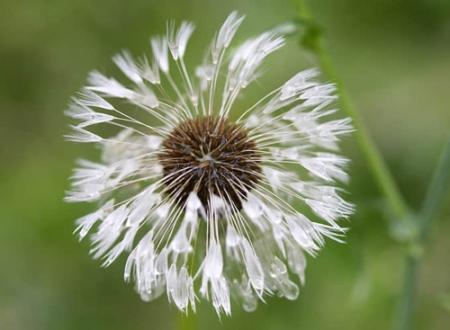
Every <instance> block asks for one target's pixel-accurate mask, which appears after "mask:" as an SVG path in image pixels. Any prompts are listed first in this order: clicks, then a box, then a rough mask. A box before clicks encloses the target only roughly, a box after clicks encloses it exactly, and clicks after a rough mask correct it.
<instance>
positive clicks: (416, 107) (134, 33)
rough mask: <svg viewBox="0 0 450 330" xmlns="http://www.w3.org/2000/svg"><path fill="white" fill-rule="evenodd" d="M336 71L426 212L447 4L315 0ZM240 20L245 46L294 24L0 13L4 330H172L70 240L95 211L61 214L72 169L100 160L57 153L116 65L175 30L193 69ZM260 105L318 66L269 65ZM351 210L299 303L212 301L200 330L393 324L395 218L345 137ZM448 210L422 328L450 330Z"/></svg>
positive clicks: (270, 0) (86, 7)
mask: <svg viewBox="0 0 450 330" xmlns="http://www.w3.org/2000/svg"><path fill="white" fill-rule="evenodd" d="M310 2H311V6H312V7H313V11H314V12H315V14H316V16H317V21H318V22H320V24H321V25H322V27H323V30H324V33H325V34H326V35H327V40H328V41H329V47H330V49H331V51H332V55H333V57H334V60H335V62H336V65H337V68H338V71H339V73H340V74H341V75H342V78H343V81H344V82H345V84H346V85H347V87H348V89H349V94H350V95H351V97H352V99H353V101H354V103H355V105H356V106H357V107H358V109H360V111H361V112H362V115H363V117H364V119H365V120H366V122H367V125H368V126H369V128H370V130H371V132H373V135H374V139H375V141H376V142H377V144H378V145H379V146H380V148H381V150H382V153H383V155H384V156H385V157H386V159H387V162H388V164H389V166H390V168H391V169H392V171H393V173H394V175H395V178H396V180H397V181H398V182H399V184H400V187H401V190H402V192H404V194H405V196H406V197H407V200H408V203H409V204H410V205H411V206H412V208H413V209H416V210H417V209H419V207H420V205H419V203H420V201H421V200H422V199H423V197H424V191H425V187H426V186H427V183H428V181H429V180H430V176H431V171H432V169H433V167H434V164H435V163H436V161H437V156H438V153H439V151H440V149H441V147H442V145H443V143H444V141H445V140H446V138H447V136H448V134H449V131H450V130H449V128H450V94H449V91H448V88H449V77H450V42H449V41H450V2H449V1H447V0H377V1H370V2H368V1H357V0H342V1H333V0H322V1H310ZM233 9H238V10H239V11H240V12H242V13H246V14H247V16H248V19H247V21H246V23H245V24H244V26H243V28H242V29H241V32H240V34H239V37H238V38H239V39H241V40H242V39H243V38H244V37H246V36H248V35H250V34H251V33H254V32H257V31H260V30H262V29H265V28H267V27H270V26H273V25H275V24H278V23H282V22H285V21H287V20H291V19H293V18H295V8H294V7H293V6H292V4H291V2H289V1H287V0H283V1H275V0H259V1H257V0H240V1H237V0H231V1H227V2H225V1H220V0H185V1H181V0H178V1H175V0H166V1H156V0H134V1H128V2H123V1H119V0H96V1H88V0H76V1H75V0H71V1H69V0H14V1H12V0H3V1H2V2H1V3H0V111H1V120H0V141H1V142H0V143H1V147H0V159H1V161H0V185H1V186H0V188H1V189H0V223H1V230H0V265H1V268H0V329H7V330H19V329H20V330H22V329H36V330H41V329H42V330H52V329H58V330H59V329H68V330H70V329H86V330H87V329H96V330H101V329H108V330H114V329H175V327H176V324H177V322H178V316H177V313H176V311H175V309H174V308H173V307H170V306H168V305H167V303H166V301H165V299H164V298H162V299H160V300H158V301H157V302H153V303H149V304H147V303H143V302H141V301H140V299H139V298H138V296H137V295H136V294H135V293H134V291H133V289H132V287H131V286H130V285H127V284H124V283H123V281H122V269H123V259H122V260H120V261H119V262H117V263H116V264H115V265H113V266H111V267H110V269H107V270H104V269H101V268H100V267H99V263H98V262H95V261H92V260H91V259H90V257H89V256H88V250H89V247H88V244H87V242H84V243H83V244H79V243H78V242H77V240H76V238H75V237H73V236H72V234H71V233H72V230H73V228H74V226H73V221H74V219H76V218H77V217H80V216H81V215H83V214H85V213H86V212H88V211H89V210H90V209H91V207H90V206H89V205H81V206H80V205H67V204H64V203H63V202H62V197H63V195H64V190H65V189H66V188H67V186H68V180H67V177H68V176H69V175H70V172H71V167H72V165H73V162H74V159H76V158H77V157H79V156H80V155H85V156H86V155H88V154H89V153H91V154H92V156H93V157H95V151H94V150H91V148H89V147H85V146H75V145H72V144H69V143H65V142H64V141H63V140H62V135H63V134H64V133H65V132H67V125H68V121H67V119H66V118H64V116H63V110H64V109H65V107H66V105H67V103H68V100H69V99H70V97H71V95H73V93H74V91H76V90H77V89H79V88H80V87H81V86H82V85H83V82H84V80H85V77H86V75H87V73H88V72H89V71H90V70H91V69H94V68H97V69H99V70H102V71H106V72H109V73H111V72H115V71H114V70H115V69H113V65H112V64H111V62H110V57H111V56H112V55H113V54H114V53H116V52H118V51H119V50H121V49H122V48H129V49H130V50H131V51H132V52H134V53H136V54H140V53H143V52H148V48H149V47H148V38H149V36H150V35H151V34H153V33H160V32H162V31H163V30H164V27H165V21H166V20H167V19H169V18H175V19H177V20H181V19H185V18H186V19H191V20H193V21H195V22H196V23H197V26H198V30H197V31H196V34H195V37H194V39H193V41H192V43H191V44H190V45H189V58H188V62H189V63H198V62H199V61H200V59H201V56H202V54H203V49H204V46H205V45H206V42H207V41H208V40H209V38H211V37H212V35H213V33H214V30H215V29H216V28H217V26H218V24H220V22H221V21H222V20H223V18H224V17H225V16H226V15H227V14H228V13H229V12H230V11H231V10H233ZM269 64H270V65H268V66H266V72H267V73H268V74H267V75H266V76H265V77H263V78H261V80H260V81H259V82H258V83H257V84H256V85H257V86H253V87H252V88H251V89H249V93H250V97H253V98H256V97H257V96H258V95H260V94H261V92H264V91H268V90H270V89H271V88H273V87H275V86H276V85H277V84H279V83H281V82H282V81H283V80H285V79H286V78H288V77H289V76H290V75H292V74H293V73H294V72H295V71H296V70H299V69H302V68H305V67H309V66H311V65H316V63H315V61H314V57H313V56H312V55H311V54H310V53H308V52H307V51H305V50H301V49H298V48H297V46H296V42H295V40H290V41H289V44H288V45H287V47H286V48H285V49H284V50H282V51H281V52H279V53H278V54H277V55H274V56H273V57H272V58H271V60H270V61H269ZM345 152H346V153H347V154H348V155H349V156H350V157H351V158H352V160H353V162H352V166H351V174H352V182H351V185H350V187H349V189H348V192H349V198H350V199H351V200H353V202H355V203H356V204H357V205H358V212H357V214H356V215H355V216H354V217H353V218H352V219H351V221H350V222H349V223H348V226H349V228H350V232H349V235H348V240H347V244H335V243H333V242H330V243H329V244H327V246H326V248H325V249H324V250H323V252H322V253H321V254H320V256H319V257H318V258H316V259H311V258H310V259H309V268H308V270H307V284H306V286H305V287H304V288H303V289H302V291H301V295H300V297H299V299H298V300H297V301H295V302H290V301H285V300H280V299H277V298H269V299H268V301H267V302H268V303H267V305H265V304H261V305H260V306H259V308H258V310H257V311H256V312H254V313H251V314H247V313H244V312H242V311H240V309H239V308H234V311H233V316H232V317H231V318H222V320H218V319H217V317H216V316H215V314H214V312H213V311H212V309H211V308H210V306H209V305H208V304H202V305H201V307H200V313H199V320H198V322H199V328H201V329H235V330H240V329H259V330H275V329H298V328H301V329H324V330H325V329H341V328H342V329H349V330H350V329H386V328H388V327H389V326H390V325H391V323H392V318H393V315H394V314H393V313H394V311H395V304H396V299H397V296H398V293H399V288H400V280H401V271H402V247H401V246H399V245H398V244H396V243H393V242H392V239H391V237H390V236H389V232H388V230H387V227H388V226H387V219H389V214H388V210H386V207H385V205H384V203H383V200H382V198H380V195H379V193H378V191H376V189H375V188H374V187H375V185H374V183H373V181H372V179H371V177H370V175H369V174H368V172H367V170H366V165H365V163H364V162H363V160H362V159H361V156H360V154H359V153H358V150H356V148H355V146H354V144H353V143H352V141H351V139H347V141H346V143H345ZM448 202H450V199H449V198H447V203H446V205H447V206H446V208H445V209H444V210H442V212H441V213H440V219H439V221H437V222H436V223H435V225H434V227H433V229H432V232H431V235H430V240H429V245H428V246H427V249H426V252H425V253H426V255H425V258H424V264H423V267H422V269H421V274H420V292H419V301H418V304H419V306H418V308H417V313H416V315H415V320H414V321H415V324H416V327H417V329H427V330H429V329H448V325H449V324H450V313H449V296H450V279H449V278H450V277H449V274H450V263H449V262H448V252H449V249H450V241H449V234H450V222H449V217H450V207H449V205H450V204H449V203H448Z"/></svg>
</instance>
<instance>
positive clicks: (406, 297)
mask: <svg viewBox="0 0 450 330" xmlns="http://www.w3.org/2000/svg"><path fill="white" fill-rule="evenodd" d="M449 186H450V139H449V141H448V142H447V145H446V146H445V147H444V150H443V151H442V154H441V157H440V161H439V164H438V165H437V166H436V169H435V171H434V174H433V179H432V181H431V183H430V185H429V187H428V190H427V194H426V196H425V200H424V202H423V204H422V208H421V211H420V214H419V217H418V218H417V229H418V232H417V235H416V240H415V242H414V245H415V246H413V248H412V249H410V251H412V252H411V253H409V254H408V255H407V256H406V266H405V273H404V285H403V292H402V295H401V300H400V304H399V309H398V316H397V324H396V327H395V329H398V330H408V329H412V319H413V314H414V306H415V300H416V288H417V278H418V271H419V266H420V259H421V256H422V254H423V253H422V251H421V250H422V249H421V248H422V246H423V245H424V243H425V240H426V237H427V234H428V231H429V229H430V226H431V222H432V221H433V219H434V218H435V217H436V214H437V212H438V211H439V209H440V206H441V205H442V203H443V200H444V196H445V194H446V192H447V190H448V188H449ZM417 251H418V253H417Z"/></svg>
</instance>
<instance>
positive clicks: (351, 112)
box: [294, 0, 408, 220]
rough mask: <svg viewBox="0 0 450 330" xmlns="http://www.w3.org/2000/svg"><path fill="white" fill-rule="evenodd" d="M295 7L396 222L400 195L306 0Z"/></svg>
mask: <svg viewBox="0 0 450 330" xmlns="http://www.w3.org/2000/svg"><path fill="white" fill-rule="evenodd" d="M294 1H295V3H296V5H297V8H298V17H299V20H300V21H301V23H303V25H304V26H306V29H307V30H306V31H305V36H304V38H303V40H302V42H303V44H304V46H305V47H307V48H309V49H311V50H312V51H313V52H314V53H315V55H316V56H317V59H318V61H319V64H320V67H321V69H322V72H323V73H324V74H325V75H327V76H328V78H329V79H331V81H333V82H334V83H335V84H336V88H337V92H338V96H339V100H340V105H341V108H342V110H343V111H344V112H345V113H346V114H347V115H348V116H350V117H351V118H352V121H353V126H354V127H355V133H354V137H355V139H356V141H357V143H358V146H359V148H360V150H361V152H362V154H363V155H364V157H365V159H366V162H367V165H368V167H369V170H370V171H371V173H372V175H373V177H374V178H375V180H376V182H377V184H378V186H379V188H380V190H381V191H382V192H383V194H384V195H385V196H386V200H387V201H388V203H389V205H390V207H391V209H392V212H393V213H394V215H395V218H396V219H399V220H403V219H404V218H406V216H407V215H408V207H407V205H406V203H405V201H404V199H403V197H402V195H401V194H400V192H399V190H398V187H397V185H396V183H395V181H394V179H393V177H392V175H391V173H390V172H389V169H388V168H387V166H386V164H385V162H384V161H383V158H382V157H381V154H380V152H379V151H378V149H377V147H376V146H375V143H374V142H373V140H372V138H371V137H370V135H369V132H368V130H367V128H366V126H365V124H364V122H363V120H362V119H361V117H360V115H359V113H358V112H357V111H356V110H355V108H354V107H353V105H352V103H351V102H350V99H349V97H348V95H347V93H346V92H345V89H344V87H343V84H342V82H341V80H340V79H339V75H338V73H337V71H336V69H335V68H334V65H333V63H332V61H331V58H330V55H329V53H328V51H327V49H326V48H325V47H324V46H323V40H322V38H321V30H320V28H319V26H318V25H317V23H316V22H315V21H314V20H313V18H312V16H311V14H310V12H309V10H308V8H307V4H306V1H304V0H294Z"/></svg>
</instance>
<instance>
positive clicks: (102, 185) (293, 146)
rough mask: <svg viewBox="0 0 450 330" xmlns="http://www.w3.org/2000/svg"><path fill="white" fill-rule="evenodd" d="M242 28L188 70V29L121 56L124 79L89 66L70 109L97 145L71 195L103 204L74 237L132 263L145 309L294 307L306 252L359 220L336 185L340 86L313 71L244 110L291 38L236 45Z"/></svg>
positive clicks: (223, 33)
mask: <svg viewBox="0 0 450 330" xmlns="http://www.w3.org/2000/svg"><path fill="white" fill-rule="evenodd" d="M243 20H244V17H243V16H240V15H239V14H238V13H237V12H233V13H231V14H230V15H229V16H228V18H226V20H225V22H224V23H223V25H222V26H221V27H220V28H219V29H218V32H217V33H216V34H215V35H214V37H213V40H212V41H211V44H210V45H209V47H208V51H207V52H206V54H207V55H206V57H205V58H204V59H203V61H199V62H200V65H199V66H198V67H196V68H189V67H188V66H186V64H185V62H184V56H185V54H186V53H187V52H188V51H189V40H190V39H191V37H193V36H194V34H193V33H194V25H193V24H192V23H190V22H182V23H181V24H180V25H179V27H177V25H176V24H175V22H169V23H168V25H167V33H166V35H163V36H157V37H153V38H151V39H150V47H149V50H150V51H151V53H152V56H151V57H147V56H143V57H141V58H139V59H135V58H134V57H133V55H132V54H131V53H129V52H128V51H122V52H121V53H120V54H118V55H116V56H114V57H113V61H114V62H115V64H116V65H117V67H118V68H119V69H120V71H122V73H123V75H122V77H121V78H113V77H108V76H106V75H104V74H102V73H100V72H98V71H93V72H92V73H90V74H89V76H88V79H87V86H86V87H84V88H83V89H82V90H81V92H80V93H79V94H78V95H77V96H76V97H74V98H73V99H72V102H71V103H70V105H69V109H68V110H67V111H66V114H67V116H69V117H70V118H71V119H73V120H74V121H76V122H77V123H76V124H74V125H72V126H71V128H72V131H71V133H69V134H67V135H66V139H67V140H69V141H73V142H78V143H92V144H95V145H96V146H97V147H98V149H99V150H100V157H99V160H98V161H97V162H95V161H90V160H83V159H81V160H78V162H77V166H76V168H75V170H74V172H73V175H72V176H71V189H70V191H68V192H67V194H66V197H65V200H66V201H67V202H92V203H96V204H97V205H98V208H97V209H96V210H94V211H93V212H92V213H90V214H88V215H85V216H83V217H81V218H80V219H78V220H77V221H76V225H77V226H76V229H75V232H76V233H77V235H78V236H79V238H80V240H81V239H84V238H86V237H89V239H90V242H91V249H90V253H91V254H92V256H93V258H95V259H100V260H101V263H102V266H103V267H107V266H109V265H111V264H112V263H113V262H115V261H116V260H117V259H118V258H119V257H120V256H122V255H123V256H125V258H126V261H125V269H124V279H125V281H127V282H132V283H133V284H134V286H135V289H136V291H137V292H138V294H139V295H140V297H141V298H142V300H144V301H151V300H154V299H156V298H158V297H160V296H161V295H164V294H165V295H166V296H167V300H168V301H169V302H170V303H172V304H174V305H175V306H177V308H178V309H179V310H181V311H183V312H186V313H187V312H188V311H189V310H193V311H195V309H196V303H197V301H198V299H199V298H200V297H202V298H204V299H206V300H208V301H210V302H211V304H212V306H213V307H214V308H215V310H216V311H217V313H218V314H222V313H225V314H227V315H229V314H230V313H231V309H232V303H231V301H232V298H235V299H234V300H236V301H238V302H239V303H240V305H242V307H243V309H244V310H246V311H253V310H255V309H256V308H257V305H258V302H259V301H266V300H267V296H270V295H277V296H280V297H285V298H286V299H289V300H294V299H296V298H297V296H298V295H299V292H300V286H301V285H303V284H304V282H305V269H306V265H307V258H306V256H307V255H310V256H316V255H317V254H318V252H319V251H320V249H321V248H322V247H323V246H324V244H325V240H326V238H329V239H332V240H335V241H338V242H342V240H343V235H344V234H345V231H346V229H345V228H343V227H341V220H342V219H346V218H348V217H349V216H350V215H351V214H352V213H353V211H354V210H353V205H352V204H351V203H348V202H347V201H345V200H344V199H343V198H342V197H341V196H340V192H341V190H342V189H341V188H339V186H338V185H339V184H340V182H343V183H345V182H347V181H348V179H349V175H348V174H347V172H346V166H347V164H348V160H347V159H346V158H345V157H343V156H342V155H340V154H339V141H340V139H341V138H342V136H344V135H346V134H349V133H350V132H351V131H352V126H351V122H350V119H348V118H337V119H336V118H335V117H336V116H338V115H339V111H338V110H337V109H336V108H334V107H332V106H333V103H334V101H335V100H336V96H335V94H334V93H335V88H334V86H333V85H332V84H324V83H321V82H320V81H319V80H318V77H319V76H320V72H319V71H318V70H316V69H309V70H304V71H301V72H299V73H297V74H295V75H293V77H291V78H290V79H288V80H287V81H286V82H285V83H284V84H282V85H281V86H279V87H278V88H276V89H274V90H272V91H269V92H268V93H267V94H266V95H261V97H260V98H259V99H258V101H257V102H256V103H255V104H254V105H252V106H251V107H249V108H242V107H241V106H240V105H239V101H238V98H239V97H240V96H244V95H245V93H244V91H245V90H246V88H247V87H248V86H249V85H250V84H251V83H252V82H253V81H254V80H255V79H256V78H258V77H259V76H260V75H261V66H262V65H263V64H264V61H265V60H266V58H267V57H268V56H270V55H271V54H272V53H273V52H275V51H276V50H278V49H279V48H281V47H283V45H284V43H285V40H284V37H283V35H282V33H284V32H283V31H284V30H285V29H275V30H271V31H265V32H263V33H261V34H260V35H259V36H256V37H251V38H248V39H247V40H244V41H243V42H242V43H241V44H240V45H236V47H234V45H233V47H231V46H230V45H232V43H233V42H234V37H235V35H236V34H237V33H238V29H239V27H240V26H241V24H242V23H243ZM125 79H127V80H125ZM231 112H233V114H234V115H236V114H237V116H238V117H237V118H235V119H234V116H233V119H232V118H231V116H230V113H231ZM103 127H104V128H107V129H101V128H103Z"/></svg>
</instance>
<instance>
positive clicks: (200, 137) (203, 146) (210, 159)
mask: <svg viewBox="0 0 450 330" xmlns="http://www.w3.org/2000/svg"><path fill="white" fill-rule="evenodd" d="M162 147H163V148H162V150H161V152H160V153H159V156H158V157H159V161H160V163H161V165H162V167H163V174H164V179H163V180H164V183H165V185H166V189H167V192H168V194H169V195H170V196H172V197H173V198H175V199H176V200H177V202H178V203H179V204H180V205H184V202H185V201H186V198H187V197H188V195H189V193H190V192H191V191H195V192H196V193H197V195H198V197H199V198H200V201H201V202H202V204H203V206H204V207H205V210H208V209H209V208H208V205H209V201H210V198H211V196H212V195H217V196H219V197H222V198H223V199H224V201H225V202H226V203H227V204H229V205H231V206H232V207H233V208H236V209H238V210H240V209H241V208H242V201H243V200H245V199H246V197H247V193H248V191H249V190H251V189H252V188H253V187H254V186H255V184H256V183H257V182H258V181H259V179H260V173H261V168H260V165H259V164H260V154H259V152H258V149H257V147H256V143H255V142H254V141H253V140H252V139H251V138H249V137H248V134H247V130H246V129H245V128H244V127H242V126H241V125H238V124H235V123H232V122H230V121H229V120H228V119H226V118H221V117H213V116H207V117H197V118H195V119H188V120H185V121H183V122H182V123H180V124H178V125H177V126H176V127H175V128H174V129H173V131H172V132H171V133H170V134H169V135H168V136H167V138H166V139H165V140H164V141H163V143H162Z"/></svg>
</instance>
